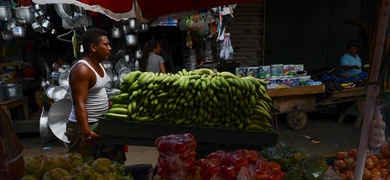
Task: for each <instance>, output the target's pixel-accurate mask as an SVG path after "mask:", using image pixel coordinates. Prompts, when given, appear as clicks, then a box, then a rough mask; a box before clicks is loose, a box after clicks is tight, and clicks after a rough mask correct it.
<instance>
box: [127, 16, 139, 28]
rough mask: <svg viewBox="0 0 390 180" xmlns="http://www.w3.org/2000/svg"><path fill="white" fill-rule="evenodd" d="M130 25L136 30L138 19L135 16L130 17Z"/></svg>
mask: <svg viewBox="0 0 390 180" xmlns="http://www.w3.org/2000/svg"><path fill="white" fill-rule="evenodd" d="M129 27H130V29H132V30H135V29H136V28H137V21H136V19H135V18H131V19H129Z"/></svg>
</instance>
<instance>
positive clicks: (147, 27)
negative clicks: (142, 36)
mask: <svg viewBox="0 0 390 180" xmlns="http://www.w3.org/2000/svg"><path fill="white" fill-rule="evenodd" d="M141 31H142V32H147V31H149V26H148V24H146V23H142V24H141Z"/></svg>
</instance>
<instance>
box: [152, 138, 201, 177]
mask: <svg viewBox="0 0 390 180" xmlns="http://www.w3.org/2000/svg"><path fill="white" fill-rule="evenodd" d="M155 144H156V147H157V150H158V152H159V157H158V162H157V166H156V167H157V168H158V171H157V174H158V175H159V176H160V177H162V178H167V179H186V178H188V177H191V176H194V175H195V174H196V171H197V166H196V147H197V144H196V141H195V137H194V136H193V135H192V134H182V135H172V134H171V135H167V136H161V137H159V138H157V139H156V141H155Z"/></svg>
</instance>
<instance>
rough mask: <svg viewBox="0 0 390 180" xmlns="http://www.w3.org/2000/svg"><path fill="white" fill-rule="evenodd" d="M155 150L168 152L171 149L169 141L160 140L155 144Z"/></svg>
mask: <svg viewBox="0 0 390 180" xmlns="http://www.w3.org/2000/svg"><path fill="white" fill-rule="evenodd" d="M157 150H158V151H159V152H168V151H170V150H171V143H170V142H169V141H160V143H158V144H157Z"/></svg>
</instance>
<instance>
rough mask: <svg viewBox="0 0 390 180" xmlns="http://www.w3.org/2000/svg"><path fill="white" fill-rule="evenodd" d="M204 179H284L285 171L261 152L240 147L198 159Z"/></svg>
mask: <svg viewBox="0 0 390 180" xmlns="http://www.w3.org/2000/svg"><path fill="white" fill-rule="evenodd" d="M198 166H199V167H200V176H201V177H202V179H226V180H234V179H253V180H267V179H275V180H276V179H283V177H284V175H285V173H284V172H283V171H282V169H281V166H280V165H279V164H277V163H275V162H272V161H267V160H266V159H265V158H263V157H262V156H261V155H260V152H258V151H254V150H248V149H239V150H237V151H234V152H226V151H223V150H219V151H215V152H213V153H210V154H209V155H207V157H206V158H202V159H199V160H198Z"/></svg>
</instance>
